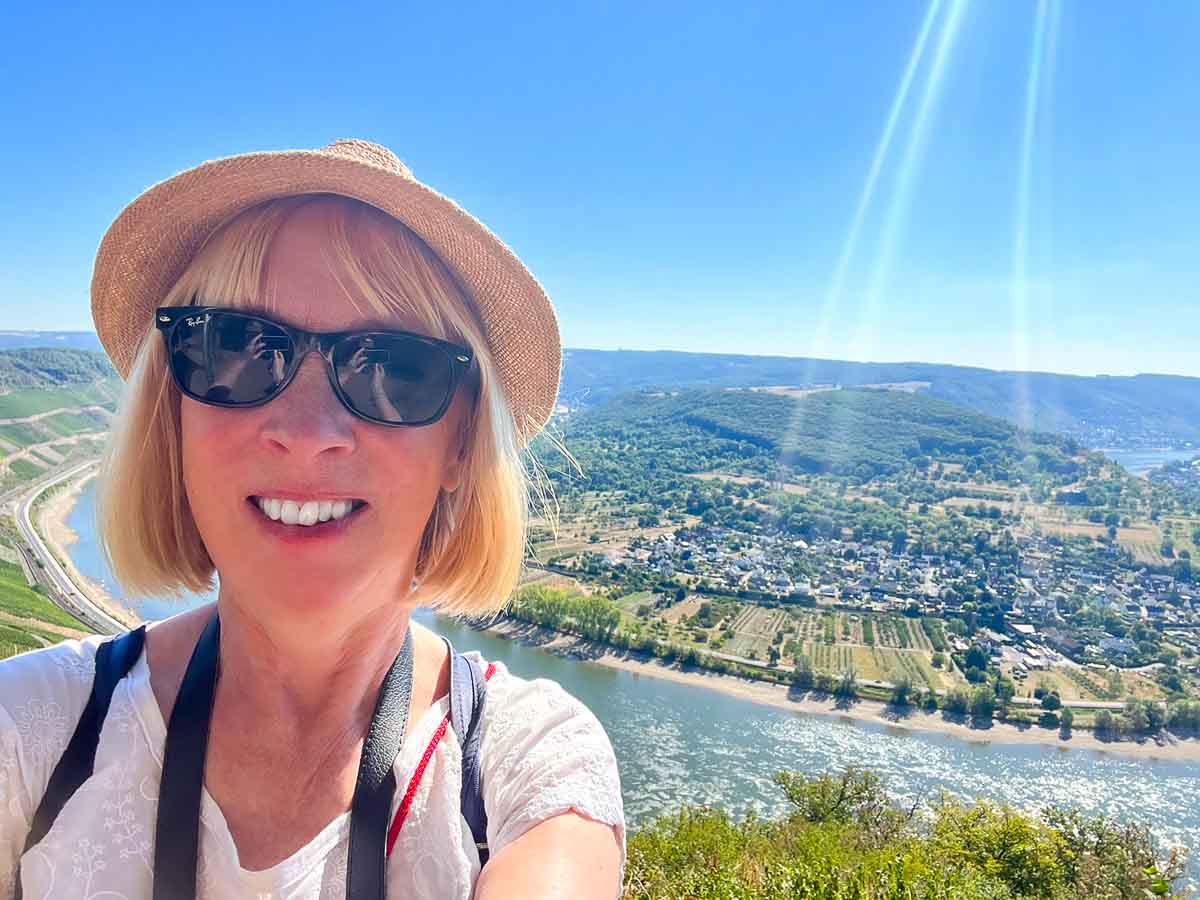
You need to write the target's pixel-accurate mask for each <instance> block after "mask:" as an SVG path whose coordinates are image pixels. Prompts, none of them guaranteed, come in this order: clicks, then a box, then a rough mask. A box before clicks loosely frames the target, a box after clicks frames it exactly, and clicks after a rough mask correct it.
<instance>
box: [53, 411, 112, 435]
mask: <svg viewBox="0 0 1200 900" xmlns="http://www.w3.org/2000/svg"><path fill="white" fill-rule="evenodd" d="M40 422H41V424H43V425H45V426H46V427H47V428H49V429H51V430H52V431H55V432H57V433H58V434H61V435H63V436H64V437H69V436H71V435H73V434H78V433H79V432H81V431H97V430H100V429H101V428H103V427H104V425H103V423H102V422H100V421H98V417H95V416H92V415H90V414H88V413H73V412H64V413H58V414H57V415H54V416H46V418H44V419H41V420H40Z"/></svg>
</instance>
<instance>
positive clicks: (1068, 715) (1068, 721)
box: [1058, 706, 1075, 735]
mask: <svg viewBox="0 0 1200 900" xmlns="http://www.w3.org/2000/svg"><path fill="white" fill-rule="evenodd" d="M1058 721H1059V726H1060V730H1061V731H1062V733H1063V734H1065V735H1069V734H1070V733H1071V726H1073V725H1074V724H1075V713H1073V712H1071V708H1070V707H1069V706H1068V707H1066V708H1065V709H1063V711H1062V713H1061V715H1059V717H1058Z"/></svg>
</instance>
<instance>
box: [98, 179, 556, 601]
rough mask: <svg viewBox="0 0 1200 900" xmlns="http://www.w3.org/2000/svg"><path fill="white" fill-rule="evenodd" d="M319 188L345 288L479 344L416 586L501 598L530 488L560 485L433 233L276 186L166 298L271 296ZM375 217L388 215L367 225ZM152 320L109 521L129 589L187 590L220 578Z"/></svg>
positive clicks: (214, 239)
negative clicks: (529, 433) (267, 277)
mask: <svg viewBox="0 0 1200 900" xmlns="http://www.w3.org/2000/svg"><path fill="white" fill-rule="evenodd" d="M313 202H319V203H323V204H329V205H330V206H331V207H332V212H333V213H334V214H333V215H332V216H330V218H329V222H330V234H329V239H330V249H331V251H332V253H331V255H332V256H333V257H335V258H336V259H337V260H338V261H339V262H340V263H341V264H342V265H343V267H344V268H343V271H344V272H345V273H346V275H345V277H346V280H347V281H348V282H349V284H348V285H346V284H344V285H343V288H345V289H346V296H347V298H349V299H350V302H351V303H354V302H355V301H354V299H353V297H354V295H357V296H361V297H363V298H365V300H366V302H367V304H368V305H369V306H370V307H371V308H372V310H373V311H374V312H375V313H376V314H379V315H382V316H385V317H386V316H392V315H396V314H407V315H408V316H410V317H415V319H416V321H417V322H419V323H420V327H421V329H422V330H423V331H424V332H425V333H427V334H429V335H431V336H433V337H438V338H442V339H444V340H452V341H456V342H459V343H464V344H466V345H468V346H469V347H471V348H472V349H473V350H474V353H475V359H476V361H477V363H476V365H475V366H473V367H472V375H471V377H470V378H469V379H468V381H467V383H465V384H464V385H463V387H462V388H460V389H461V390H468V391H469V392H470V395H471V403H470V411H469V412H468V414H467V415H466V416H465V417H464V431H465V433H464V435H463V443H462V445H461V446H462V448H463V459H464V465H463V473H462V481H461V483H460V485H459V487H458V489H457V490H455V491H453V492H452V493H446V492H445V491H439V493H438V497H437V501H436V502H435V504H434V507H433V511H432V513H431V514H430V517H429V521H428V522H427V523H426V526H425V530H424V533H423V535H422V537H421V541H420V545H419V548H418V555H417V567H416V578H417V582H418V586H417V600H418V602H419V603H420V604H421V605H423V606H433V607H438V608H441V609H443V610H445V611H447V612H452V613H469V614H481V613H486V612H493V611H496V610H499V609H500V608H501V607H502V606H504V604H505V603H506V602H507V601H508V598H509V596H510V595H511V593H512V591H513V590H514V588H515V587H516V584H517V580H518V578H519V576H520V573H521V567H522V560H523V557H524V552H525V542H526V538H527V533H528V522H529V505H530V500H531V498H532V497H536V498H537V499H538V500H540V501H541V502H542V506H543V508H544V509H545V511H546V512H547V513H551V507H550V504H549V503H548V502H547V500H548V498H550V497H552V492H551V491H550V490H549V483H548V481H547V479H546V478H545V475H544V471H543V470H542V469H541V468H540V467H539V466H538V465H537V464H536V462H534V461H533V459H532V456H530V460H529V461H530V462H531V463H533V464H532V465H531V466H530V467H529V468H527V467H526V464H525V462H526V461H525V459H523V455H522V452H521V449H520V444H519V441H518V437H517V431H516V423H515V421H514V418H513V414H512V410H511V408H510V407H509V404H508V402H507V400H506V398H505V395H504V390H503V387H502V385H501V383H500V380H499V376H498V374H497V371H496V368H495V365H494V363H493V360H492V357H491V355H490V353H489V352H488V344H487V340H486V337H485V335H484V332H483V328H482V325H481V324H480V321H479V318H478V316H477V314H476V312H475V310H474V307H473V304H472V302H471V300H470V298H469V296H468V295H467V293H466V292H465V291H464V290H463V288H461V287H460V286H459V284H458V282H457V281H456V279H455V278H454V276H453V275H452V274H451V272H450V271H449V269H448V268H447V267H446V265H445V264H444V263H443V262H442V261H441V259H440V258H439V257H438V256H437V255H436V254H435V253H434V252H433V251H432V250H430V249H429V247H428V246H427V245H426V244H425V243H424V241H422V240H421V239H420V238H419V237H417V236H416V235H415V234H414V233H413V232H411V231H410V230H409V229H408V228H406V227H405V226H404V225H403V224H401V223H400V222H398V221H397V220H395V219H393V218H391V217H390V216H388V215H387V214H385V213H383V212H381V211H379V210H377V209H375V208H374V207H372V206H369V205H367V204H365V203H361V202H359V201H357V200H352V199H349V198H346V197H341V196H338V195H332V194H319V195H302V196H297V197H287V198H283V199H277V200H270V201H267V202H265V203H261V204H258V205H257V206H253V207H251V208H250V209H247V210H245V211H243V212H242V213H240V214H238V215H237V216H236V217H235V218H233V219H231V220H230V221H229V222H227V223H225V224H224V225H223V226H222V227H221V228H219V229H218V230H217V231H216V232H214V233H213V235H212V236H211V237H210V238H209V239H208V240H207V241H206V243H205V244H204V246H203V247H202V248H201V249H200V251H199V252H198V253H197V254H196V256H195V257H194V258H193V259H192V261H191V263H190V264H189V266H188V268H187V269H186V271H184V273H183V275H182V276H181V277H180V278H179V280H178V281H177V282H176V283H175V285H174V286H173V287H172V288H171V290H170V291H169V292H168V293H167V295H166V296H165V297H164V298H163V300H162V303H161V304H160V305H162V306H182V305H187V304H189V303H191V302H192V299H193V297H194V296H196V295H199V296H200V297H202V298H203V300H204V302H205V303H206V304H208V305H221V306H244V305H247V304H251V303H255V304H261V303H262V300H261V298H260V296H259V294H260V292H261V288H262V283H263V278H262V275H263V268H264V260H265V257H266V255H267V250H268V248H269V247H270V245H271V241H272V239H273V238H274V236H275V234H276V233H277V232H278V230H279V228H280V226H281V225H282V224H283V222H284V221H285V220H286V219H287V218H288V216H290V215H291V214H292V213H294V212H295V211H296V210H297V209H298V208H299V207H300V206H302V205H304V204H307V203H313ZM371 222H374V223H377V224H382V225H383V226H385V227H382V228H364V227H363V226H364V225H366V224H368V223H371ZM339 277H340V276H339ZM351 289H353V290H351ZM146 324H147V326H148V330H147V333H146V335H145V336H144V337H143V338H142V341H141V344H140V345H139V347H138V351H137V356H136V358H135V360H134V364H133V368H132V369H131V371H130V374H129V379H128V383H127V386H126V389H125V392H124V394H123V396H122V399H121V406H120V408H119V409H118V411H117V416H116V420H115V422H114V424H113V430H112V433H111V435H110V437H109V440H108V443H107V445H106V447H105V451H104V457H103V460H102V463H101V470H100V478H99V481H98V485H97V494H96V524H97V533H98V534H99V535H100V538H101V545H102V548H103V551H104V555H105V557H106V559H107V561H108V564H109V567H110V568H111V570H112V572H113V574H114V575H115V576H116V578H117V580H118V581H120V583H121V585H122V587H123V588H124V589H125V590H126V591H127V592H129V593H130V594H132V595H134V596H161V595H175V596H177V595H178V594H179V593H180V592H182V591H183V590H192V591H200V590H208V589H211V587H212V575H213V572H214V565H213V561H212V559H211V558H210V556H209V554H208V551H207V550H206V548H205V546H204V540H203V538H202V536H201V534H200V532H199V530H198V528H197V526H196V522H195V519H194V517H193V516H192V513H191V510H190V507H189V505H188V500H187V495H186V493H185V491H184V482H183V465H182V459H183V457H182V447H181V445H180V441H181V438H180V435H181V431H180V414H179V408H180V396H181V395H180V393H179V390H178V388H177V387H176V386H175V383H174V381H173V380H172V379H171V376H170V373H169V371H168V370H167V365H166V351H165V348H164V346H163V342H162V339H161V338H160V337H159V335H158V334H157V333H156V330H155V329H154V328H153V327H150V326H152V323H150V322H147V323H146ZM551 516H552V513H551Z"/></svg>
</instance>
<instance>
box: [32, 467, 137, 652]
mask: <svg viewBox="0 0 1200 900" xmlns="http://www.w3.org/2000/svg"><path fill="white" fill-rule="evenodd" d="M94 465H96V460H88V461H86V462H82V463H79V464H77V465H74V466H71V467H70V468H68V469H66V470H65V471H63V472H59V473H57V474H55V475H51V476H50V477H48V478H45V479H42V480H41V481H38V482H36V483H34V485H33V486H31V487H27V488H26V493H25V494H24V495H23V496H22V497H21V498H20V499H19V500H18V501H17V509H16V520H17V528H18V529H19V530H20V532H21V537H22V538H24V540H25V542H26V544H28V546H29V548H30V550H29V551H28V552H31V553H32V555H33V556H34V557H35V559H36V560H40V562H41V565H40V566H38V565H37V564H36V562H34V561H33V560H28V562H29V563H31V565H30V568H31V570H32V571H34V572H35V574H38V575H40V576H41V577H44V578H46V579H47V580H48V581H49V582H50V587H51V590H50V591H49V596H50V599H51V600H52V601H53V602H54V603H55V604H56V605H57V606H59V607H61V608H62V609H63V610H64V611H66V612H67V613H70V614H71V615H72V616H75V618H77V619H79V620H80V621H81V622H83V623H84V624H86V625H87V626H88V627H89V628H91V629H92V630H93V631H96V632H98V633H100V634H117V633H119V632H122V631H126V630H127V629H128V627H129V626H127V625H126V624H125V623H123V622H119V621H118V620H116V619H114V618H113V617H112V616H110V615H109V614H108V613H107V612H105V611H104V610H103V609H101V608H100V607H99V606H97V605H96V604H95V603H93V602H92V601H91V600H90V599H89V598H88V597H87V596H86V595H85V594H84V593H83V592H82V591H80V590H79V588H77V587H76V586H75V583H74V582H73V581H71V579H70V577H69V576H68V575H67V573H66V571H65V570H64V569H63V567H62V565H61V564H60V563H59V561H58V559H57V558H56V557H55V556H54V554H53V553H52V552H50V548H49V547H48V546H46V543H45V541H43V540H42V536H41V535H40V534H38V531H37V529H36V528H35V527H34V525H33V517H32V514H31V511H32V507H33V501H34V500H36V499H37V497H38V495H39V494H41V493H42V492H43V491H46V490H48V489H49V488H51V487H53V486H54V485H56V484H59V483H60V482H63V481H66V480H68V479H71V478H74V477H76V476H77V475H79V474H80V473H81V472H83V471H84V470H85V469H88V468H90V467H92V466H94ZM21 549H22V552H23V553H24V552H27V551H25V548H21Z"/></svg>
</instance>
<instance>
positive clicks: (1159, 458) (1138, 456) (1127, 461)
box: [1100, 448, 1200, 475]
mask: <svg viewBox="0 0 1200 900" xmlns="http://www.w3.org/2000/svg"><path fill="white" fill-rule="evenodd" d="M1100 452H1101V453H1103V454H1104V455H1105V456H1107V457H1108V458H1109V459H1111V460H1113V461H1114V462H1119V463H1120V464H1121V465H1123V466H1124V467H1125V468H1126V469H1128V470H1129V472H1130V473H1131V474H1133V475H1145V474H1146V473H1147V472H1149V471H1150V470H1151V469H1157V468H1158V467H1159V466H1161V465H1163V464H1165V463H1169V462H1175V461H1177V460H1184V459H1191V458H1192V457H1194V456H1200V448H1193V449H1191V450H1102V451H1100Z"/></svg>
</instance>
